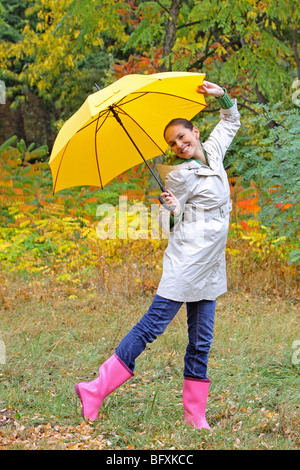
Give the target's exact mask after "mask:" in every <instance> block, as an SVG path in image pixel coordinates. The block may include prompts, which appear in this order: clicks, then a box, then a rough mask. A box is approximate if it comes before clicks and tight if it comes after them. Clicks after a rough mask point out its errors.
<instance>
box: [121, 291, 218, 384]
mask: <svg viewBox="0 0 300 470" xmlns="http://www.w3.org/2000/svg"><path fill="white" fill-rule="evenodd" d="M182 304H183V302H176V301H175V300H170V299H165V298H164V297H161V296H159V295H155V297H154V299H153V302H152V304H151V306H150V308H149V310H148V312H147V313H145V315H144V316H143V317H142V318H141V320H140V321H139V322H138V323H137V324H136V325H135V326H134V327H133V328H132V329H131V330H130V331H129V333H127V335H126V336H125V337H124V338H123V339H122V341H121V342H120V344H119V346H118V347H117V348H116V354H117V356H119V358H120V359H121V360H122V361H123V362H124V363H125V364H126V365H127V367H129V369H130V370H131V371H132V372H133V370H134V367H135V359H136V358H137V357H138V356H139V355H140V354H141V353H142V352H143V351H144V349H145V347H146V345H147V343H152V342H153V341H154V340H155V339H156V338H157V336H160V335H162V334H163V332H164V331H165V329H166V328H167V326H168V325H169V323H170V322H171V321H172V320H173V318H174V317H175V315H176V313H177V312H178V310H179V309H180V307H181V305H182ZM186 307H187V324H188V337H189V342H188V346H187V348H186V353H185V356H184V371H183V375H184V376H185V377H195V378H200V379H207V377H206V371H207V362H208V355H209V349H210V345H211V343H212V340H213V327H214V317H215V308H216V301H215V300H200V301H198V302H187V303H186Z"/></svg>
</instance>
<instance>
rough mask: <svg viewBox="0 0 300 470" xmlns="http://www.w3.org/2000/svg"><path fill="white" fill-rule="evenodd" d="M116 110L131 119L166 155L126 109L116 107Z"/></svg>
mask: <svg viewBox="0 0 300 470" xmlns="http://www.w3.org/2000/svg"><path fill="white" fill-rule="evenodd" d="M115 108H117V109H118V110H119V111H121V112H122V113H123V114H125V116H127V117H129V119H131V120H132V121H133V122H134V123H135V124H136V125H137V126H138V127H139V128H140V129H141V131H142V132H144V134H146V136H147V137H148V138H149V139H150V140H151V141H152V142H153V144H154V145H156V147H157V148H158V149H159V151H160V152H161V153H162V154H164V153H165V152H164V151H163V150H162V149H161V148H160V146H159V145H158V144H157V143H156V142H155V141H154V140H153V139H152V137H151V136H150V135H149V134H148V132H146V131H145V129H143V128H142V126H140V124H139V123H138V122H136V120H135V119H133V117H132V116H130V114H128V113H127V112H126V111H125V110H124V109H122V108H119V106H117V105H116V106H115Z"/></svg>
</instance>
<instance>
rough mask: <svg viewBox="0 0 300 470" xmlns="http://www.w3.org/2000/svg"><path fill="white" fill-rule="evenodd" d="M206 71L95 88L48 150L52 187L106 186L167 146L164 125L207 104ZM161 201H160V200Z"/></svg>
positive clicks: (131, 78) (133, 77)
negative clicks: (204, 90) (204, 91)
mask: <svg viewBox="0 0 300 470" xmlns="http://www.w3.org/2000/svg"><path fill="white" fill-rule="evenodd" d="M204 77H205V74H201V73H188V72H165V73H157V74H152V75H138V74H132V75H126V76H124V77H122V78H120V79H119V80H117V81H116V82H115V83H113V84H112V85H109V86H107V87H106V88H104V89H102V90H99V91H97V92H96V93H93V94H91V95H90V96H88V98H87V99H86V100H85V102H84V103H83V105H82V106H81V107H80V108H79V109H78V111H77V112H76V113H75V114H74V115H73V116H71V118H70V119H69V120H68V121H66V123H65V124H64V125H63V127H62V128H61V130H60V131H59V133H58V135H57V137H56V140H55V142H54V146H53V149H52V152H51V156H50V161H49V164H50V168H51V172H52V177H53V192H54V193H55V192H57V191H60V190H62V189H65V188H69V187H72V186H84V185H91V186H98V187H101V188H103V186H105V185H106V184H107V183H109V182H110V181H111V180H112V179H113V178H114V177H115V176H117V175H119V174H121V173H123V172H125V171H126V170H128V169H129V168H132V167H133V166H135V165H137V164H139V163H140V162H141V158H142V159H143V161H144V162H145V163H146V165H147V166H148V168H149V170H150V171H151V173H152V175H153V176H154V178H155V179H156V181H157V183H158V184H159V186H160V188H161V190H162V191H165V188H164V186H163V185H162V183H161V182H160V180H159V179H158V178H157V176H156V175H155V173H154V172H153V170H152V168H151V167H150V165H149V163H148V162H147V160H149V159H151V158H153V157H156V156H158V155H161V154H163V153H164V152H165V150H166V149H167V144H166V142H165V140H164V136H163V130H164V128H165V126H166V125H167V124H168V122H170V120H171V119H173V118H176V117H181V118H186V119H192V117H194V116H195V115H196V114H198V113H199V112H200V111H201V110H202V109H203V108H204V107H205V106H206V104H205V98H204V96H203V95H202V94H200V93H197V88H198V86H199V85H202V83H203V80H204ZM161 202H162V201H161Z"/></svg>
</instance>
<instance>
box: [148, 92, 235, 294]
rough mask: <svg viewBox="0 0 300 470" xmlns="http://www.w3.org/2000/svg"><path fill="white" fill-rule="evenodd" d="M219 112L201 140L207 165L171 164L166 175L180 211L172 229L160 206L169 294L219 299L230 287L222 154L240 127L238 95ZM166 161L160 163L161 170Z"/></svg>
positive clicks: (163, 287)
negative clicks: (166, 234) (167, 233)
mask: <svg viewBox="0 0 300 470" xmlns="http://www.w3.org/2000/svg"><path fill="white" fill-rule="evenodd" d="M220 117H221V119H220V122H219V123H218V124H217V126H216V127H215V128H214V130H213V131H212V133H211V134H210V136H209V138H208V139H207V140H206V142H204V143H203V144H202V147H203V148H204V150H205V152H206V155H207V158H208V163H209V166H207V165H200V164H199V163H198V162H197V161H196V160H194V161H189V162H183V163H181V164H179V165H176V166H173V167H169V168H168V169H170V172H169V173H167V175H166V177H165V185H166V187H167V188H168V189H170V190H171V191H172V193H173V194H174V195H175V196H176V197H177V198H178V199H179V201H180V204H181V211H182V213H181V215H180V217H179V218H176V219H175V224H174V226H173V227H172V228H171V229H169V227H170V212H169V211H168V210H166V209H165V208H164V207H163V206H161V208H160V216H159V218H160V225H161V226H162V227H163V229H164V230H166V229H168V230H170V237H169V243H168V247H167V249H166V251H165V254H164V259H163V275H162V278H161V281H160V284H159V286H158V290H157V294H158V295H160V296H162V297H165V298H167V299H172V300H176V301H181V302H195V301H198V300H202V299H206V300H215V299H216V298H217V297H218V296H219V295H221V294H223V293H224V292H226V290H227V278H226V263H225V246H226V241H227V234H228V226H229V217H230V211H231V201H230V189H229V183H228V178H227V174H226V171H225V169H224V166H223V159H224V156H225V153H226V151H227V149H228V147H229V145H230V144H231V142H232V139H233V138H234V136H235V134H236V133H237V131H238V129H239V127H240V114H239V112H238V109H237V105H236V100H234V106H232V107H231V108H229V109H221V111H220ZM163 167H164V165H161V166H160V168H159V165H158V171H159V172H160V173H162V172H163ZM168 169H167V170H168ZM165 170H166V168H165Z"/></svg>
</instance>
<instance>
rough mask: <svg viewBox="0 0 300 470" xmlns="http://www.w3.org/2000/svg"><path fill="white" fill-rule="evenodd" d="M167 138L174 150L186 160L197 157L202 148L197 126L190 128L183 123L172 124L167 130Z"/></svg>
mask: <svg viewBox="0 0 300 470" xmlns="http://www.w3.org/2000/svg"><path fill="white" fill-rule="evenodd" d="M165 139H166V142H167V143H168V145H169V146H170V147H171V149H172V150H173V152H174V153H175V154H176V155H177V156H178V157H180V158H184V159H186V160H187V159H189V158H193V157H195V156H196V155H197V154H198V152H199V149H200V148H201V145H200V140H199V131H198V129H197V127H193V129H192V130H190V129H187V128H185V127H184V126H182V125H181V124H177V125H175V126H170V127H168V128H167V130H166V133H165Z"/></svg>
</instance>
